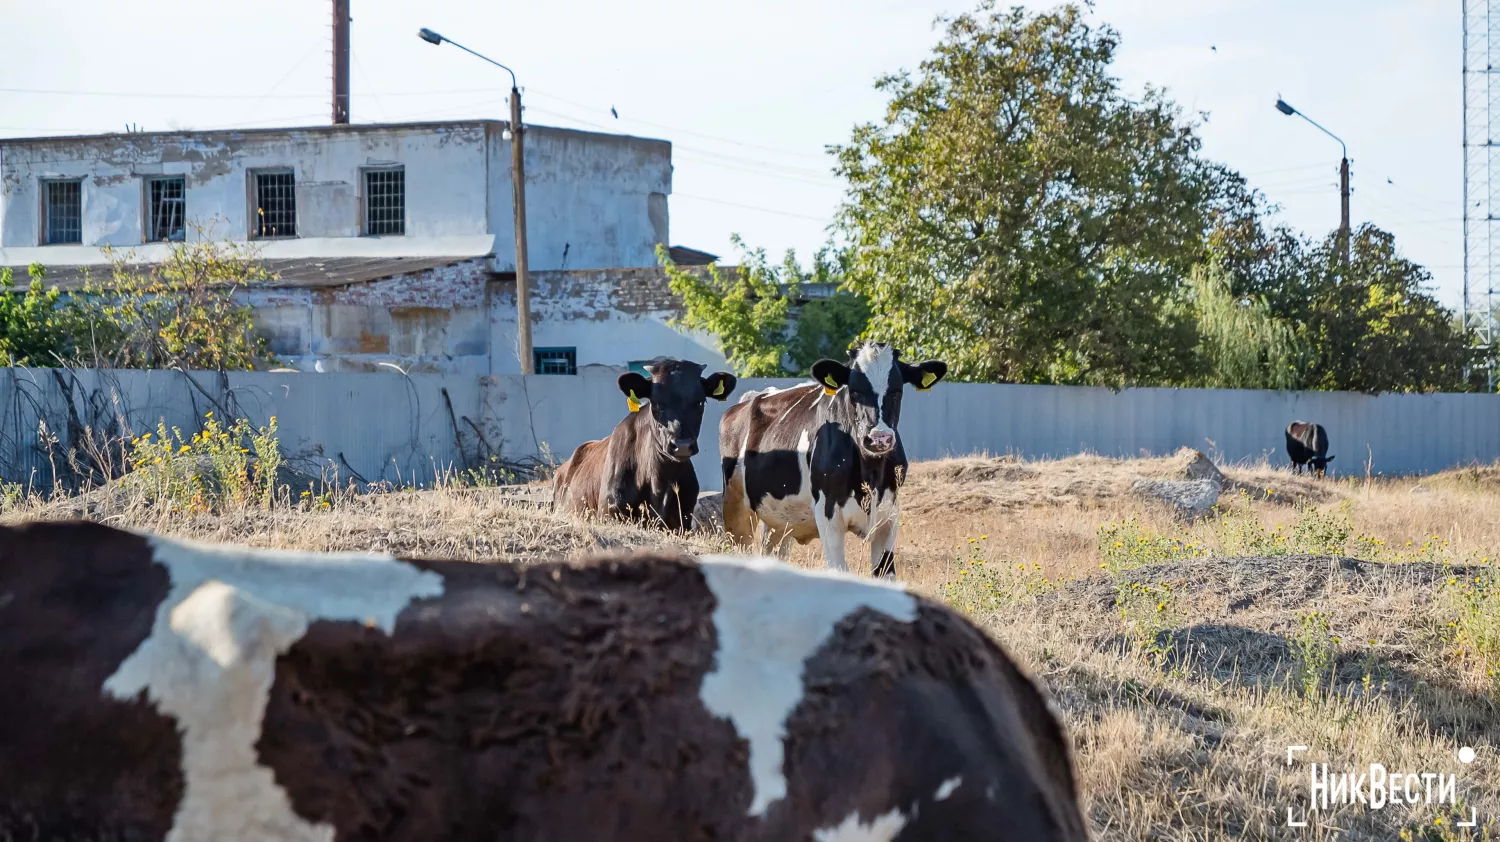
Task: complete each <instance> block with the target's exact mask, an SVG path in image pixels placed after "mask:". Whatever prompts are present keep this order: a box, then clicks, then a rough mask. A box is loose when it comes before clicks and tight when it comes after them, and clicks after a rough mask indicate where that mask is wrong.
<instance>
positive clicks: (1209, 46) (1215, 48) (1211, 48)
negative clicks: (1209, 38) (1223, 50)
mask: <svg viewBox="0 0 1500 842" xmlns="http://www.w3.org/2000/svg"><path fill="white" fill-rule="evenodd" d="M1208 48H1209V49H1210V50H1213V51H1214V52H1216V53H1217V52H1218V51H1219V48H1218V47H1216V46H1214V45H1213V44H1209V45H1208Z"/></svg>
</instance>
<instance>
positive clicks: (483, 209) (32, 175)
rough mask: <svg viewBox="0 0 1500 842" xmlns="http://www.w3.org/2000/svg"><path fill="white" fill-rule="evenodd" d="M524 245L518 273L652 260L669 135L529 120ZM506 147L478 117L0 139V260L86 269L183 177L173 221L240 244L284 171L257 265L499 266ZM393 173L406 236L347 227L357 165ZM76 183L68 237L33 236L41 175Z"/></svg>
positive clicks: (132, 234) (144, 249)
mask: <svg viewBox="0 0 1500 842" xmlns="http://www.w3.org/2000/svg"><path fill="white" fill-rule="evenodd" d="M526 141H527V142H526V169H527V202H526V206H527V216H528V241H529V245H530V249H531V254H530V265H531V267H532V268H534V269H539V270H546V269H561V268H605V267H614V266H652V265H655V263H656V258H655V255H654V248H655V245H656V243H658V242H662V243H665V242H667V225H666V198H665V197H666V195H667V194H669V193H670V192H671V172H672V167H671V144H669V143H667V142H665V141H656V140H644V139H640V138H632V137H622V136H617V135H606V134H598V133H593V132H578V131H570V130H565V129H552V128H546V127H540V126H539V127H532V128H530V129H529V130H528V133H527V135H526ZM510 156H511V153H510V141H509V140H508V139H507V138H506V137H505V124H503V123H498V122H494V121H467V122H453V123H423V124H404V125H388V126H382V125H373V126H371V125H353V126H329V127H317V128H309V129H272V130H247V131H214V132H191V131H186V132H170V133H150V134H127V135H101V136H94V137H75V138H46V139H36V140H4V141H0V265H26V264H28V263H31V262H33V261H35V262H41V263H43V264H50V265H87V264H97V263H100V262H102V261H103V256H102V255H101V254H100V252H99V247H101V246H115V247H135V248H136V249H137V253H138V256H139V257H140V259H142V260H144V261H154V260H159V259H160V258H161V257H162V256H163V255H164V254H165V252H166V248H167V247H166V246H165V245H163V244H144V245H143V243H144V239H145V236H146V230H145V225H144V224H143V223H144V219H143V216H144V214H145V213H146V204H147V199H146V190H147V187H146V182H147V180H148V179H149V178H151V177H153V176H161V175H180V176H184V178H185V185H186V191H187V192H186V214H187V218H188V220H189V221H192V222H201V223H204V224H208V223H210V222H213V224H214V225H215V228H214V232H213V233H214V236H215V237H218V238H230V239H240V240H243V239H246V238H247V236H248V235H249V232H250V230H251V222H252V220H251V219H250V215H251V213H252V202H251V195H252V192H251V190H252V186H251V183H252V179H251V174H252V173H253V172H254V171H256V170H258V169H276V168H287V167H290V168H292V169H293V170H294V172H295V174H296V202H297V237H296V238H295V239H267V240H264V241H262V242H261V249H262V255H263V256H264V257H266V258H268V259H276V258H296V257H337V256H375V255H405V256H422V255H437V256H455V257H467V256H476V257H477V256H483V255H494V268H496V269H497V270H511V269H513V268H514V253H515V247H514V243H515V221H514V214H513V212H512V200H511V194H512V185H511V174H510ZM392 165H401V166H403V167H404V168H405V171H406V176H405V193H406V196H405V216H406V234H405V235H403V236H383V237H367V236H361V232H362V214H363V203H362V195H361V194H362V192H363V190H364V179H363V176H362V172H363V171H364V170H365V169H366V168H370V167H385V166H392ZM73 178H81V179H82V180H83V187H82V201H83V212H82V221H83V236H82V243H81V244H80V245H52V246H43V245H40V243H41V239H40V238H41V236H42V221H41V219H40V214H41V211H42V206H43V203H42V195H41V187H40V185H41V183H42V181H44V180H47V179H73Z"/></svg>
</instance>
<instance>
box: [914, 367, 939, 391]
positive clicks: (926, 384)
mask: <svg viewBox="0 0 1500 842" xmlns="http://www.w3.org/2000/svg"><path fill="white" fill-rule="evenodd" d="M936 382H937V375H936V374H933V373H932V372H930V371H924V372H922V385H920V386H918V387H917V389H919V390H921V391H923V392H925V391H927V390H928V389H931V388H932V384H934V383H936Z"/></svg>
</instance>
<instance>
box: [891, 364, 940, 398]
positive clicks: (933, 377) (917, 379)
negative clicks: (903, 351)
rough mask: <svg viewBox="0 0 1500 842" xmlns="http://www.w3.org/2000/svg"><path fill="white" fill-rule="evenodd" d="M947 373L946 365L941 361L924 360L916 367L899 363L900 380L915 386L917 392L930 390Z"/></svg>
mask: <svg viewBox="0 0 1500 842" xmlns="http://www.w3.org/2000/svg"><path fill="white" fill-rule="evenodd" d="M947 373H948V364H947V363H945V362H943V361H942V360H926V361H924V362H919V363H917V364H916V365H907V364H906V363H901V379H902V380H905V381H906V382H908V383H910V384H911V385H913V386H916V387H917V391H919V392H925V391H927V390H928V389H931V388H932V384H934V383H936V382H938V381H939V380H942V379H943V375H945V374H947Z"/></svg>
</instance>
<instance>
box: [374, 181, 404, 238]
mask: <svg viewBox="0 0 1500 842" xmlns="http://www.w3.org/2000/svg"><path fill="white" fill-rule="evenodd" d="M365 233H366V234H370V235H375V236H378V235H382V234H405V233H406V170H404V169H393V170H368V171H367V172H365Z"/></svg>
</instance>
